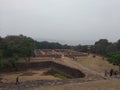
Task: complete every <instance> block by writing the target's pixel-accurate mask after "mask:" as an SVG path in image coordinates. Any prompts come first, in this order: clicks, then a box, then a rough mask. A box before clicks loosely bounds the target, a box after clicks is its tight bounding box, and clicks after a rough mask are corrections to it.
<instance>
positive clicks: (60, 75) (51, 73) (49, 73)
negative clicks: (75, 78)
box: [44, 69, 71, 80]
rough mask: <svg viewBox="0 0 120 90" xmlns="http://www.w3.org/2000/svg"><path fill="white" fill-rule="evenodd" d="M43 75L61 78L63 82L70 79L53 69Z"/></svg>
mask: <svg viewBox="0 0 120 90" xmlns="http://www.w3.org/2000/svg"><path fill="white" fill-rule="evenodd" d="M44 75H52V76H54V77H57V78H61V79H64V80H66V79H70V78H71V77H69V76H66V75H63V74H61V73H59V72H57V71H55V70H53V69H50V70H49V71H47V72H44Z"/></svg>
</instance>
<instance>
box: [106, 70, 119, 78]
mask: <svg viewBox="0 0 120 90" xmlns="http://www.w3.org/2000/svg"><path fill="white" fill-rule="evenodd" d="M108 75H109V76H110V77H112V76H116V75H117V71H114V70H113V69H110V71H109V72H108V71H107V70H105V76H108Z"/></svg>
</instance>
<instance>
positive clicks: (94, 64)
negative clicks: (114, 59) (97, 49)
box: [77, 55, 118, 73]
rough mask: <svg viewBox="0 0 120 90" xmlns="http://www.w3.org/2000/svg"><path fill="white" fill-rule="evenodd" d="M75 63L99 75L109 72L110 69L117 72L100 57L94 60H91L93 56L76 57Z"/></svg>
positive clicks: (116, 68) (114, 67) (115, 67)
mask: <svg viewBox="0 0 120 90" xmlns="http://www.w3.org/2000/svg"><path fill="white" fill-rule="evenodd" d="M77 62H78V63H80V64H82V65H83V66H85V67H87V68H89V69H92V70H95V71H97V72H99V73H104V71H105V70H108V71H109V70H110V69H111V68H113V69H114V70H118V67H117V66H114V65H112V64H110V63H109V62H108V61H107V59H106V58H104V59H103V57H100V56H96V57H95V58H93V55H89V56H82V57H78V59H77Z"/></svg>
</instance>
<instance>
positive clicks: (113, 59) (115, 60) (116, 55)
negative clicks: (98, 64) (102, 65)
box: [108, 51, 120, 71]
mask: <svg viewBox="0 0 120 90" xmlns="http://www.w3.org/2000/svg"><path fill="white" fill-rule="evenodd" d="M108 61H109V62H110V63H112V64H113V65H118V66H119V71H120V51H117V52H112V53H109V54H108Z"/></svg>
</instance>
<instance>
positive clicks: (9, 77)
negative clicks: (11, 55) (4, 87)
mask: <svg viewBox="0 0 120 90" xmlns="http://www.w3.org/2000/svg"><path fill="white" fill-rule="evenodd" d="M48 70H49V68H46V69H42V70H28V71H22V72H13V73H3V74H1V75H0V78H1V79H0V81H2V82H4V83H11V82H15V80H16V77H17V76H19V80H20V82H24V81H31V80H42V79H44V80H60V79H59V78H56V77H54V76H52V75H44V72H47V71H48Z"/></svg>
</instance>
